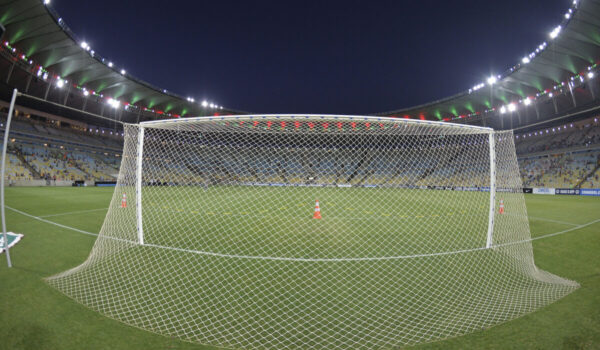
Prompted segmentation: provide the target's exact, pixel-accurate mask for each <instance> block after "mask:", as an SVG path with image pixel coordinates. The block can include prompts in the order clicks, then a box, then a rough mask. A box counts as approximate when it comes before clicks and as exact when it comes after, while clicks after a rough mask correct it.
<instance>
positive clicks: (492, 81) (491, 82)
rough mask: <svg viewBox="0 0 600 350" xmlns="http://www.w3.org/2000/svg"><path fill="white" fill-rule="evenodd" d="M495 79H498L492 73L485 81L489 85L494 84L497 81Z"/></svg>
mask: <svg viewBox="0 0 600 350" xmlns="http://www.w3.org/2000/svg"><path fill="white" fill-rule="evenodd" d="M497 81H498V78H496V77H495V76H493V75H492V76H491V77H489V78H488V79H487V83H488V84H489V85H494V84H496V82H497Z"/></svg>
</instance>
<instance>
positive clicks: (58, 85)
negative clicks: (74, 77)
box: [56, 79, 65, 89]
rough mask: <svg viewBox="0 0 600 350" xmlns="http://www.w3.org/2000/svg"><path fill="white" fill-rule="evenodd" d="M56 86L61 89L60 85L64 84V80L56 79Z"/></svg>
mask: <svg viewBox="0 0 600 350" xmlns="http://www.w3.org/2000/svg"><path fill="white" fill-rule="evenodd" d="M56 86H57V87H58V88H59V89H62V87H63V86H65V81H64V80H62V79H58V81H57V82H56Z"/></svg>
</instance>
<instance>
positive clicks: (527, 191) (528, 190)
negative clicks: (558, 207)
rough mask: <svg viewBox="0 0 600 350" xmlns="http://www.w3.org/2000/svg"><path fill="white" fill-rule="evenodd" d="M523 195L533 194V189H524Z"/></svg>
mask: <svg viewBox="0 0 600 350" xmlns="http://www.w3.org/2000/svg"><path fill="white" fill-rule="evenodd" d="M523 193H533V188H529V187H523Z"/></svg>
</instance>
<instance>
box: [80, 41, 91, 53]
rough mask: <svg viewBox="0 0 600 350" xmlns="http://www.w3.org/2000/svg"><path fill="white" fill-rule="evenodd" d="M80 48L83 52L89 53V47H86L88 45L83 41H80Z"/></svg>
mask: <svg viewBox="0 0 600 350" xmlns="http://www.w3.org/2000/svg"><path fill="white" fill-rule="evenodd" d="M81 48H82V49H84V50H86V51H89V50H90V45H88V43H86V42H85V41H82V42H81Z"/></svg>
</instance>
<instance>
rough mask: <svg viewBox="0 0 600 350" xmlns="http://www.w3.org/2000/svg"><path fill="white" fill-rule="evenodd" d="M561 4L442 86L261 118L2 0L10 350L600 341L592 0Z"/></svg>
mask: <svg viewBox="0 0 600 350" xmlns="http://www.w3.org/2000/svg"><path fill="white" fill-rule="evenodd" d="M562 18H563V19H562V22H561V23H557V24H556V26H554V29H553V30H552V31H551V32H550V33H548V34H547V36H546V37H544V38H543V39H542V40H543V41H542V42H540V44H539V45H538V46H537V47H533V48H532V49H531V51H530V53H529V54H527V55H526V56H524V57H522V58H521V59H520V60H519V61H518V62H517V63H516V64H514V65H511V66H509V67H508V68H507V69H506V70H505V71H503V72H501V73H499V74H493V75H491V76H487V77H485V78H484V80H483V81H481V82H480V83H476V84H475V85H473V86H472V87H471V88H469V89H467V90H465V91H463V92H461V93H458V94H455V95H452V96H449V97H446V98H443V99H438V100H434V101H431V102H428V103H425V104H420V105H416V106H412V107H407V108H402V109H396V110H391V111H385V112H381V111H374V112H373V113H366V114H365V113H358V115H349V114H308V113H306V114H300V113H296V114H293V113H289V112H286V111H282V113H281V114H272V113H268V114H267V113H263V114H261V113H255V112H248V111H244V110H241V109H237V108H230V107H224V106H221V105H220V104H217V103H215V102H212V101H208V100H204V99H197V98H193V97H185V96H181V95H178V94H177V93H173V92H171V91H169V90H167V89H164V88H162V87H157V86H155V85H153V84H151V83H148V82H147V81H146V80H152V79H153V78H152V77H143V78H144V79H145V80H142V79H140V78H137V77H135V76H133V75H132V74H130V73H128V72H127V70H125V69H123V68H121V67H120V66H118V65H116V64H114V63H113V62H112V61H111V60H110V59H108V58H106V57H104V56H102V55H101V54H100V53H97V52H95V51H94V50H93V49H92V47H91V46H90V44H89V43H88V42H86V41H85V40H82V39H81V38H79V37H78V36H77V35H76V33H74V32H73V31H72V30H71V29H70V28H69V26H68V25H67V22H68V21H69V19H68V18H65V19H63V18H62V17H61V16H60V15H59V13H58V12H57V11H56V10H55V9H54V7H53V5H52V4H51V2H50V1H49V0H19V1H9V0H0V24H1V26H0V30H1V32H2V34H1V44H0V78H1V83H0V119H1V120H0V129H1V130H2V136H3V139H4V143H3V146H2V152H3V158H2V159H3V164H2V173H3V175H2V176H3V177H2V193H1V195H0V197H1V200H2V203H1V207H2V208H1V210H2V224H3V232H2V240H1V242H2V243H1V244H0V247H1V248H2V253H1V254H0V258H1V260H0V262H1V264H0V291H2V295H3V298H4V301H3V303H2V306H1V307H0V320H1V322H0V325H1V326H2V327H0V348H2V349H82V348H89V349H104V348H111V349H219V348H228V349H398V348H417V349H447V348H453V349H454V348H455V349H507V348H511V349H540V348H543V349H595V348H600V273H599V272H600V254H598V250H599V248H600V237H599V235H598V232H599V231H600V217H599V214H598V213H600V210H599V209H600V200H599V199H598V197H600V71H599V70H600V67H599V65H600V0H574V1H573V2H570V3H569V4H568V7H567V8H566V9H565V12H564V14H563V15H562ZM504 64H506V62H505V63H504ZM159 68H160V67H159ZM455 88H456V89H457V90H459V89H460V88H461V87H460V86H457V87H455ZM233 105H235V101H234V102H233Z"/></svg>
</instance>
